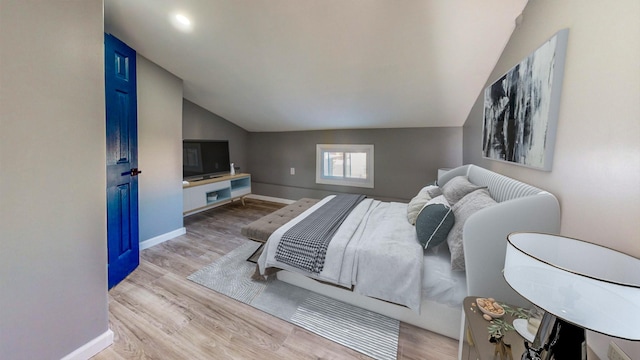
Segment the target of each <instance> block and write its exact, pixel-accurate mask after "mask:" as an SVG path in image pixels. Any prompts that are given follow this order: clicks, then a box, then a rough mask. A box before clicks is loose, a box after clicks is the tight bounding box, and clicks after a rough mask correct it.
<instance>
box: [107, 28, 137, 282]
mask: <svg viewBox="0 0 640 360" xmlns="http://www.w3.org/2000/svg"><path fill="white" fill-rule="evenodd" d="M104 44H105V66H104V67H105V96H106V107H107V108H106V117H107V119H106V120H107V243H108V248H109V250H108V256H109V259H108V263H109V265H108V266H109V289H111V288H112V287H113V286H115V285H116V284H118V283H119V282H120V281H122V280H123V279H124V278H125V277H126V276H127V275H129V274H130V273H131V272H132V271H133V270H134V269H135V268H136V267H138V264H139V263H140V247H139V243H138V177H137V176H138V174H139V171H138V149H137V146H138V130H137V100H136V53H135V51H134V50H133V49H131V48H130V47H128V46H127V45H126V44H125V43H123V42H122V41H120V40H118V39H117V38H115V37H114V36H112V35H108V34H105V37H104Z"/></svg>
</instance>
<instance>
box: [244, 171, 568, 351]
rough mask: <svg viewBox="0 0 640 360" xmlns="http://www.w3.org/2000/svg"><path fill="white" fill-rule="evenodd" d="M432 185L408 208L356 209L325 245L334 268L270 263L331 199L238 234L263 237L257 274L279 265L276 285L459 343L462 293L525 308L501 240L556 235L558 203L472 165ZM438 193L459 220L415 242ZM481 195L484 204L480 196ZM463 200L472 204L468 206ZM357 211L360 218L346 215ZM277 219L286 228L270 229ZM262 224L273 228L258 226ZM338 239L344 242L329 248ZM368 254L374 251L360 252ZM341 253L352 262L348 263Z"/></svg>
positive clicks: (368, 204) (370, 202) (365, 203)
mask: <svg viewBox="0 0 640 360" xmlns="http://www.w3.org/2000/svg"><path fill="white" fill-rule="evenodd" d="M437 184H438V187H437V188H435V189H434V187H429V186H425V188H424V189H422V190H421V192H420V193H418V195H417V196H416V198H419V197H420V194H423V193H428V195H427V196H426V198H427V200H425V203H424V205H422V204H421V203H420V202H419V201H418V202H415V201H416V198H414V199H412V201H411V202H410V203H409V204H402V203H383V202H379V201H376V200H374V199H365V200H362V202H360V203H359V204H358V205H357V206H355V207H354V208H353V211H352V212H351V213H349V215H348V216H347V217H346V219H345V220H344V222H343V223H342V224H341V225H340V227H339V228H338V230H337V233H336V235H335V237H334V239H333V240H331V243H329V245H328V248H327V249H326V260H325V261H326V262H328V263H329V264H330V265H331V264H334V265H336V264H337V267H338V268H340V269H341V270H340V271H336V270H331V269H335V267H332V266H329V270H325V269H324V268H323V269H322V271H320V272H310V271H305V270H301V269H299V268H297V267H296V266H292V265H290V264H287V263H282V262H280V261H279V260H277V259H276V253H277V251H278V241H279V240H278V239H280V238H281V237H282V235H283V234H284V233H286V232H287V231H288V230H290V229H291V228H292V227H294V226H295V224H296V223H297V222H300V221H303V219H304V218H305V217H308V216H310V215H309V214H313V213H314V211H318V209H319V208H321V207H322V205H323V203H326V202H328V201H330V199H328V198H325V199H322V200H320V201H318V202H313V201H307V199H305V201H303V202H304V204H298V203H294V204H292V205H289V206H287V207H285V208H283V209H280V210H279V212H280V214H275V213H274V214H275V215H274V214H271V215H270V218H269V220H268V221H265V219H261V220H258V221H257V222H255V223H252V224H249V225H248V226H247V227H245V228H243V229H242V232H243V234H245V235H247V236H248V237H250V238H253V239H254V240H259V241H264V240H265V238H266V237H267V236H268V241H267V242H266V243H265V247H264V249H263V252H262V254H261V256H260V258H259V259H258V266H259V268H260V270H261V271H262V272H263V273H264V271H265V270H267V269H270V268H278V269H282V271H278V272H277V277H278V279H279V280H281V281H285V282H287V283H290V284H293V285H296V286H299V287H302V288H306V289H309V290H312V291H315V292H318V293H321V294H323V295H327V296H330V297H333V298H336V299H338V300H341V301H344V302H347V303H350V304H354V305H357V306H360V307H363V308H365V309H368V310H371V311H375V312H378V313H381V314H384V315H387V316H390V317H392V318H396V319H398V320H400V321H404V322H407V323H410V324H413V325H416V326H419V327H421V328H424V329H427V330H431V331H434V332H437V333H439V334H443V335H445V336H449V337H451V338H456V339H458V338H459V337H460V323H461V321H462V308H461V304H462V300H463V299H464V297H465V296H467V294H471V295H477V296H483V297H494V298H497V299H500V300H501V301H504V302H508V303H511V304H516V305H518V304H521V305H526V302H525V301H524V300H523V299H522V298H520V297H519V296H518V295H517V294H516V293H515V292H514V291H513V290H511V288H510V287H509V286H508V285H507V284H506V282H505V281H504V279H503V277H502V268H503V265H504V253H505V249H506V236H507V235H508V234H509V233H511V232H513V231H538V232H546V233H558V232H559V229H560V208H559V204H558V201H557V199H556V198H555V197H554V196H553V195H552V194H550V193H548V192H546V191H543V190H541V189H538V188H536V187H533V186H530V185H528V184H525V183H522V182H520V181H517V180H515V179H512V178H509V177H506V176H503V175H500V174H497V173H495V172H492V171H489V170H487V169H484V168H481V167H478V166H475V165H465V166H461V167H458V168H455V169H452V170H451V171H449V172H447V173H445V174H443V175H441V176H440V178H439V179H438V181H437ZM447 184H448V185H447ZM458 184H464V185H458ZM458 187H462V188H464V189H463V190H464V191H462V190H460V189H458ZM465 187H466V188H465ZM454 188H455V189H454ZM451 189H454V190H456V191H453V192H452V190H451ZM438 190H440V191H441V192H442V191H443V190H446V195H448V196H445V198H447V199H449V200H451V201H450V202H451V204H449V203H447V204H448V205H449V208H448V209H449V210H451V211H449V213H454V214H455V215H456V221H457V223H456V224H454V225H453V226H452V228H451V229H450V230H447V233H446V234H445V235H446V238H447V243H442V244H439V245H437V246H433V247H432V246H428V248H427V249H426V250H425V249H424V242H423V243H420V241H422V240H423V238H425V237H424V236H420V237H418V235H416V234H417V233H419V231H417V229H421V228H422V225H421V224H422V223H423V222H421V221H420V219H422V218H426V217H427V215H421V214H423V213H426V210H424V209H427V206H425V205H428V204H431V205H432V206H430V207H429V209H434V208H435V206H433V204H432V202H433V201H435V200H436V198H439V197H442V196H440V195H438ZM458 190H460V191H458ZM480 193H483V194H480ZM443 195H445V194H443ZM483 197H484V199H485V200H482V201H479V202H478V201H476V199H480V198H483ZM487 197H489V199H486V198H487ZM471 198H473V199H471ZM418 200H420V199H418ZM483 201H484V202H485V203H486V204H485V203H482V202H483ZM436 203H437V201H436ZM479 203H482V204H481V205H479ZM416 204H417V205H418V207H420V208H421V209H420V211H419V212H418V215H417V216H418V219H417V220H414V221H416V225H414V224H411V222H410V221H409V220H408V219H407V215H408V213H409V212H410V211H409V210H410V209H411V207H412V206H413V207H415V206H416ZM469 204H472V206H471V205H469ZM469 206H471V208H473V209H472V210H469ZM296 208H299V211H296ZM445 208H446V207H445ZM276 213H277V212H276ZM356 214H357V216H358V217H361V218H362V219H360V220H354V219H352V218H353V217H356ZM363 214H364V215H363ZM286 217H290V218H291V219H290V220H289V219H287V221H284V220H283V219H282V218H286ZM274 219H280V221H282V222H283V224H277V225H274V224H273V221H274ZM442 223H444V220H443V221H441V223H440V224H439V225H438V229H439V228H440V226H441V225H442ZM265 224H268V226H270V227H271V228H275V229H268V230H266V231H262V232H261V230H264V229H265ZM396 225H397V226H396ZM390 226H392V227H390ZM418 226H420V227H418ZM388 227H390V228H388ZM341 233H347V234H350V235H349V236H347V240H345V239H344V238H342V237H339V235H340V234H341ZM353 234H355V237H354V235H353ZM434 234H435V232H434V233H432V234H431V235H432V236H431V237H429V239H432V238H433V237H434V236H433V235H434ZM452 234H457V235H458V237H459V238H460V244H461V245H460V246H458V245H455V242H454V245H451V244H449V243H448V241H449V237H451V235H452ZM250 235H251V236H250ZM340 236H341V235H340ZM454 237H455V236H454ZM440 238H441V236H440ZM336 239H338V240H336ZM351 239H356V240H351ZM334 241H335V242H337V243H338V244H342V245H337V247H335V248H334V247H332V246H333V243H334ZM352 241H355V242H356V243H357V244H366V245H365V247H364V248H359V247H358V246H355V245H354V246H352V245H349V244H350V243H351V242H352ZM343 243H344V244H343ZM345 244H346V245H345ZM340 246H341V247H340ZM352 247H353V248H352ZM339 249H342V250H339ZM340 251H343V253H340ZM367 252H369V253H371V254H372V255H371V254H369V255H363V254H365V253H367ZM369 256H371V257H369ZM384 256H388V259H387V258H384ZM336 258H338V259H339V260H336ZM345 258H350V259H351V258H355V259H356V260H355V261H351V260H350V261H347V262H345V260H344V259H345ZM363 259H364V260H363ZM394 259H395V260H394ZM454 259H455V260H454ZM280 260H282V257H280ZM363 264H364V265H363ZM385 265H386V266H385ZM325 266H327V265H326V264H325ZM345 268H346V269H347V270H346V273H344V272H345V271H344V270H343V269H345ZM454 268H456V270H457V271H456V270H452V269H454ZM394 269H395V270H394ZM394 271H395V273H394ZM385 289H387V290H388V289H392V291H386V292H385V291H384V290H385ZM399 294H400V295H399ZM406 294H408V295H406ZM405 295H406V296H405Z"/></svg>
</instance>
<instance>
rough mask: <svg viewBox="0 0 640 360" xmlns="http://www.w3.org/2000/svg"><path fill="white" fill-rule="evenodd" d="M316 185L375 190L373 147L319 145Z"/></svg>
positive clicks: (317, 146)
mask: <svg viewBox="0 0 640 360" xmlns="http://www.w3.org/2000/svg"><path fill="white" fill-rule="evenodd" d="M316 183H318V184H329V185H344V186H357V187H365V188H373V145H349V144H317V145H316Z"/></svg>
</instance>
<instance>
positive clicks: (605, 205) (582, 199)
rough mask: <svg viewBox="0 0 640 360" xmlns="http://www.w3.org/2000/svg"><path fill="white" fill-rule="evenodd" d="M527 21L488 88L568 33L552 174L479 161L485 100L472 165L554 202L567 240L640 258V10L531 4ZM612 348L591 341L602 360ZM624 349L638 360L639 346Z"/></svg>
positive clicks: (575, 1)
mask: <svg viewBox="0 0 640 360" xmlns="http://www.w3.org/2000/svg"><path fill="white" fill-rule="evenodd" d="M523 14H524V21H523V22H522V24H521V25H520V26H519V27H518V28H516V30H515V32H514V33H513V35H512V37H511V39H510V41H509V43H508V44H507V46H506V48H505V50H504V52H503V54H502V56H501V57H500V59H499V61H498V63H497V65H496V67H495V69H494V71H493V73H492V74H491V76H490V78H489V79H488V82H487V85H488V84H490V83H492V82H493V81H495V80H496V79H497V78H498V77H500V76H501V75H502V74H504V73H505V72H506V71H507V70H509V69H510V68H511V67H513V66H514V65H515V64H517V63H518V62H519V61H520V60H522V59H523V58H524V57H525V56H527V55H528V54H529V53H531V52H532V51H533V50H535V49H536V48H537V47H539V46H540V45H541V44H542V43H543V42H544V41H546V40H547V39H548V38H549V37H551V36H552V35H553V34H554V33H555V32H557V31H558V30H560V29H562V28H569V29H570V30H569V44H568V48H567V60H566V63H565V74H564V86H563V91H562V98H561V103H560V117H559V122H558V129H557V140H556V148H555V155H554V163H553V169H552V171H551V172H543V171H536V170H531V169H527V168H523V167H519V166H515V165H510V164H505V163H500V162H495V161H490V160H485V159H482V158H481V147H482V145H481V132H482V116H483V115H482V98H481V96H479V97H478V100H477V101H476V103H475V105H474V107H473V109H472V111H471V113H470V115H469V118H468V119H467V121H466V123H465V126H464V150H463V151H464V162H465V163H474V164H478V165H481V166H483V167H486V168H490V169H492V170H494V171H497V172H500V173H503V174H506V175H508V176H512V177H514V178H517V179H520V180H523V181H525V182H528V183H531V184H533V185H536V186H539V187H541V188H543V189H546V190H549V191H551V192H553V193H554V194H556V196H558V197H559V199H560V204H561V208H562V230H561V232H562V234H563V235H566V236H570V237H575V238H579V239H583V240H586V241H589V242H594V243H598V244H601V245H605V246H608V247H611V248H615V249H617V250H620V251H623V252H625V253H628V254H630V255H633V256H635V257H640V241H639V240H640V235H639V234H640V21H638V19H640V2H639V1H637V0H616V1H601V0H563V1H553V0H531V1H529V4H528V5H527V7H526V8H525V11H524V13H523ZM479 95H481V94H479ZM608 340H609V339H607V338H605V337H603V336H590V338H589V341H590V344H591V346H592V347H594V350H595V351H596V353H597V354H598V356H600V357H601V358H606V357H605V355H606V346H607V343H608ZM617 342H618V343H619V344H621V346H622V347H623V348H624V349H625V350H626V351H627V352H628V353H629V355H631V357H632V358H635V359H640V343H631V342H624V341H617Z"/></svg>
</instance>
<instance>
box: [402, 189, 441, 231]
mask: <svg viewBox="0 0 640 360" xmlns="http://www.w3.org/2000/svg"><path fill="white" fill-rule="evenodd" d="M440 194H441V191H440V188H439V187H438V186H436V185H427V186H425V187H423V188H422V189H420V191H419V192H418V195H416V196H414V197H413V199H411V201H409V205H407V220H408V221H409V224H411V225H415V224H416V218H417V217H418V213H419V212H420V210H421V209H422V208H423V207H424V205H425V204H426V203H427V201H429V200H431V199H432V198H434V197H436V196H438V195H440Z"/></svg>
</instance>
